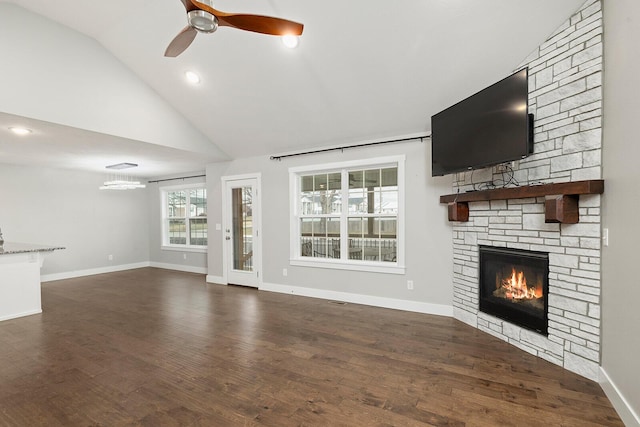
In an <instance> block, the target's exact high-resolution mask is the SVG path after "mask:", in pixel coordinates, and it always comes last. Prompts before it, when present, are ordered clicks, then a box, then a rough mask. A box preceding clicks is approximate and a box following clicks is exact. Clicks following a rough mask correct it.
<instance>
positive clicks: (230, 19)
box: [218, 13, 304, 36]
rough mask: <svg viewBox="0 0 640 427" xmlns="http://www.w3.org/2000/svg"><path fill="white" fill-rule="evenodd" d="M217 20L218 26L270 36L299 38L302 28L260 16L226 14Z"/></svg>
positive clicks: (294, 24) (278, 19) (291, 22)
mask: <svg viewBox="0 0 640 427" xmlns="http://www.w3.org/2000/svg"><path fill="white" fill-rule="evenodd" d="M218 20H219V21H220V25H227V26H230V27H234V28H238V29H240V30H246V31H253V32H254V33H261V34H269V35H272V36H286V35H292V36H299V35H301V34H302V30H303V28H304V26H303V25H302V24H299V23H297V22H293V21H289V20H286V19H281V18H273V17H271V16H262V15H245V14H240V13H237V14H228V15H226V16H223V17H218Z"/></svg>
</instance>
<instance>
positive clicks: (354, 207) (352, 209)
mask: <svg viewBox="0 0 640 427" xmlns="http://www.w3.org/2000/svg"><path fill="white" fill-rule="evenodd" d="M349 213H350V214H359V213H367V197H366V195H365V193H364V190H360V189H358V190H349Z"/></svg>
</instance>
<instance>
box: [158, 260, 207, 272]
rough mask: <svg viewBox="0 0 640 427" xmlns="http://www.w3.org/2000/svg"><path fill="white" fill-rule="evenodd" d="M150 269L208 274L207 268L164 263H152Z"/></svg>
mask: <svg viewBox="0 0 640 427" xmlns="http://www.w3.org/2000/svg"><path fill="white" fill-rule="evenodd" d="M149 267H155V268H164V269H165V270H177V271H184V272H186V273H199V274H207V267H195V266H192V265H180V264H166V263H164V262H150V263H149Z"/></svg>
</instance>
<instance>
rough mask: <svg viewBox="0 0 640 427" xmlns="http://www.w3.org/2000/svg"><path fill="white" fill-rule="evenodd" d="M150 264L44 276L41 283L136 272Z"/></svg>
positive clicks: (140, 263) (116, 266) (143, 263)
mask: <svg viewBox="0 0 640 427" xmlns="http://www.w3.org/2000/svg"><path fill="white" fill-rule="evenodd" d="M150 266H151V263H149V262H138V263H135V264H121V265H110V266H109V267H99V268H89V269H87V270H75V271H66V272H64V273H53V274H43V275H42V276H40V282H41V283H44V282H52V281H54V280H64V279H73V278H74V277H83V276H93V275H95V274H104V273H115V272H116V271H124V270H134V269H136V268H144V267H150Z"/></svg>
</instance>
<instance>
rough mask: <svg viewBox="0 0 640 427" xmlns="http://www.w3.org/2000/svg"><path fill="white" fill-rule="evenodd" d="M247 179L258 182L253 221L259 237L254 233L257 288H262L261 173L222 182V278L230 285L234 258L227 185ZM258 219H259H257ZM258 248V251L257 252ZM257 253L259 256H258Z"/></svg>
mask: <svg viewBox="0 0 640 427" xmlns="http://www.w3.org/2000/svg"><path fill="white" fill-rule="evenodd" d="M246 179H255V180H256V190H257V194H255V195H253V198H254V199H253V203H254V206H253V217H254V218H253V221H254V227H255V230H256V231H257V236H256V235H255V233H254V241H253V247H254V253H253V256H254V259H253V261H254V269H255V271H256V274H257V286H256V287H257V288H260V287H261V286H262V174H261V173H260V172H257V173H250V174H242V175H227V176H223V177H222V178H221V182H222V191H221V192H222V278H223V280H224V283H225V284H229V259H230V258H231V257H232V256H233V254H232V253H230V249H229V246H230V245H228V244H227V241H226V240H225V237H226V231H225V230H226V229H227V228H228V227H232V220H233V218H232V215H231V206H229V201H228V200H227V185H228V184H229V183H232V182H233V181H241V180H246ZM256 213H257V215H256ZM256 217H257V218H256ZM256 248H257V251H256V250H255V249H256ZM256 252H257V254H256Z"/></svg>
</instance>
